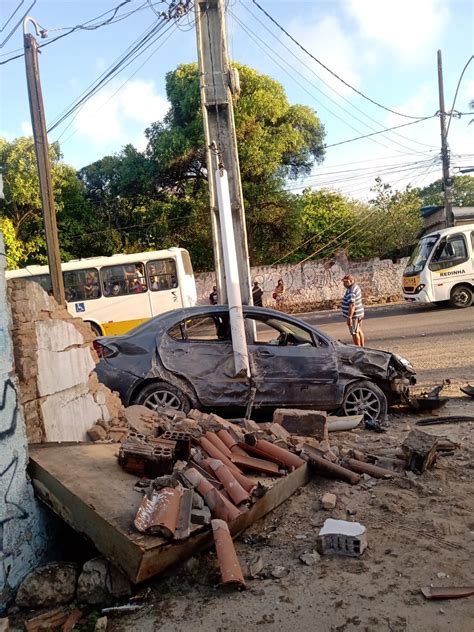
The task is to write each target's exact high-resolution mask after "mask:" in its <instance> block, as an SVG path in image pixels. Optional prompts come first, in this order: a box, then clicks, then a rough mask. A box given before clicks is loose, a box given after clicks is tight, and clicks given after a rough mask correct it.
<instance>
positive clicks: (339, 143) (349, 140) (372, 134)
mask: <svg viewBox="0 0 474 632" xmlns="http://www.w3.org/2000/svg"><path fill="white" fill-rule="evenodd" d="M435 116H436V114H433V115H432V116H426V117H425V118H421V119H418V120H416V121H410V122H409V123H402V124H401V125H395V126H394V127H387V128H386V129H384V130H381V131H380V132H372V133H371V134H365V135H364V136H357V137H356V138H348V139H347V140H341V141H340V142H338V143H332V144H331V145H325V148H326V149H329V148H330V147H338V146H339V145H345V144H347V143H353V142H354V141H356V140H361V139H363V138H369V137H370V136H375V135H376V134H383V133H384V132H390V131H391V130H393V129H400V128H401V127H407V125H416V124H417V123H423V121H429V120H430V119H432V118H434V117H435Z"/></svg>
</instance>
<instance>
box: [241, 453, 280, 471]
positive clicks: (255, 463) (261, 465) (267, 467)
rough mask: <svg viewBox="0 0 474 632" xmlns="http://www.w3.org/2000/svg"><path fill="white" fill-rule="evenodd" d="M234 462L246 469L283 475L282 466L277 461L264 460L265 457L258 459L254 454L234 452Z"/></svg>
mask: <svg viewBox="0 0 474 632" xmlns="http://www.w3.org/2000/svg"><path fill="white" fill-rule="evenodd" d="M232 462H233V463H235V464H236V465H239V466H241V467H243V468H244V469H246V470H254V471H255V472H261V473H262V474H269V475H270V476H282V472H280V468H279V467H278V465H277V464H276V463H273V461H264V460H263V459H256V458H255V457H253V456H243V455H242V454H233V455H232Z"/></svg>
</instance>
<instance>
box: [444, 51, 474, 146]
mask: <svg viewBox="0 0 474 632" xmlns="http://www.w3.org/2000/svg"><path fill="white" fill-rule="evenodd" d="M473 59H474V55H471V57H469V59H468V60H467V62H466V65H465V66H464V68H463V69H462V73H461V76H460V77H459V81H458V85H457V86H456V92H455V93H454V99H453V104H452V106H451V112H450V113H449V120H448V126H447V128H446V138H447V137H448V132H449V126H450V125H451V119H452V118H453V112H454V106H455V105H456V99H457V96H458V92H459V86H460V85H461V81H462V78H463V76H464V73H465V72H466V69H467V67H468V66H469V64H470V63H471V61H472V60H473ZM459 116H463V114H462V113H461V112H459Z"/></svg>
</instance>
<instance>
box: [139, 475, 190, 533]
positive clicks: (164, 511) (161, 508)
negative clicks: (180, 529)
mask: <svg viewBox="0 0 474 632" xmlns="http://www.w3.org/2000/svg"><path fill="white" fill-rule="evenodd" d="M181 496H182V490H181V489H180V488H179V487H163V488H162V489H160V490H159V491H156V490H153V492H152V494H151V496H150V497H148V496H145V497H144V498H143V501H142V504H141V505H140V508H139V509H138V512H137V515H136V517H135V520H134V524H135V527H136V528H137V529H138V530H139V531H141V532H142V533H160V534H162V535H163V536H164V537H165V538H168V539H171V538H173V537H174V534H175V531H176V525H177V523H178V515H179V508H180V504H181Z"/></svg>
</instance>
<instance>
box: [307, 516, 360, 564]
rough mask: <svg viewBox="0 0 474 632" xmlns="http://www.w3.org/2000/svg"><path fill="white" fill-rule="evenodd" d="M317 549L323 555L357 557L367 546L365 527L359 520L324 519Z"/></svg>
mask: <svg viewBox="0 0 474 632" xmlns="http://www.w3.org/2000/svg"><path fill="white" fill-rule="evenodd" d="M317 543H318V551H319V552H320V553H323V554H325V555H348V556H349V557H357V556H359V555H362V553H363V552H364V551H365V549H366V548H367V529H366V528H365V527H364V526H363V525H361V524H360V523H359V522H347V521H346V520H333V519H332V518H328V519H327V520H325V522H324V525H323V528H322V529H321V531H320V532H319V535H318V540H317Z"/></svg>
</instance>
